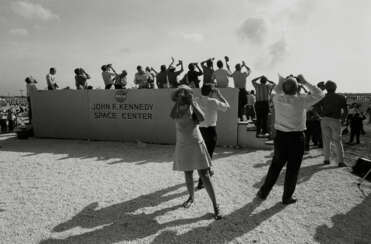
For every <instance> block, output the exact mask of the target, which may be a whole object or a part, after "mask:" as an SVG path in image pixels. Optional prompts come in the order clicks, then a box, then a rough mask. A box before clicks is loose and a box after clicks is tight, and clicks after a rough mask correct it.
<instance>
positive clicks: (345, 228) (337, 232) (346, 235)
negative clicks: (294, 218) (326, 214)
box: [314, 194, 371, 244]
mask: <svg viewBox="0 0 371 244" xmlns="http://www.w3.org/2000/svg"><path fill="white" fill-rule="evenodd" d="M370 219H371V194H369V195H368V196H366V197H365V198H364V200H363V201H362V202H361V203H360V204H359V205H357V206H355V207H354V208H352V209H351V210H350V211H349V212H347V213H345V214H337V215H334V216H332V217H331V222H332V224H331V226H328V225H321V226H318V227H317V229H316V234H315V235H314V239H315V240H316V241H318V242H319V243H323V244H325V243H357V244H366V243H370V242H371V226H370Z"/></svg>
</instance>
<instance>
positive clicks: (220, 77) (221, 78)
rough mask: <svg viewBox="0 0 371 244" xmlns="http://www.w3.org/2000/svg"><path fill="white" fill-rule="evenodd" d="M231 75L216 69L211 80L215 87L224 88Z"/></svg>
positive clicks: (224, 70)
mask: <svg viewBox="0 0 371 244" xmlns="http://www.w3.org/2000/svg"><path fill="white" fill-rule="evenodd" d="M231 75H232V74H231V72H229V71H228V70H226V69H217V70H215V71H214V73H213V80H214V79H215V80H216V87H219V88H226V87H228V83H229V79H228V77H230V76H231Z"/></svg>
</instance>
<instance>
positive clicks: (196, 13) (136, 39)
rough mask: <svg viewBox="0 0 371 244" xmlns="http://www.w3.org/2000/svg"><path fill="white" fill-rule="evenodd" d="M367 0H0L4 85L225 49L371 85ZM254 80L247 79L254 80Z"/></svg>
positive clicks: (98, 83)
mask: <svg viewBox="0 0 371 244" xmlns="http://www.w3.org/2000/svg"><path fill="white" fill-rule="evenodd" d="M370 13H371V1H370V0H357V1H349V0H322V1H320V0H233V1H227V0H202V1H200V0H182V1H180V0H104V1H103V0H74V1H72V0H63V1H61V0H21V1H17V0H13V1H12V0H0V32H1V37H0V84H1V86H0V87H1V89H0V94H1V95H6V94H8V92H9V93H10V94H12V95H15V94H19V90H20V89H24V87H25V83H24V78H25V77H26V76H29V75H32V76H34V77H35V78H36V79H37V80H38V81H39V85H38V87H39V88H42V89H44V88H45V87H46V81H45V75H46V74H47V72H48V70H49V67H51V66H54V67H56V68H57V80H58V81H59V84H60V86H61V87H66V86H70V87H72V88H74V73H73V70H74V68H76V67H83V68H85V70H86V71H87V72H88V73H89V74H90V75H91V76H92V79H91V81H90V84H92V85H93V86H94V87H103V81H102V77H101V71H100V66H101V65H102V64H105V63H112V64H113V65H114V67H115V68H116V70H120V71H121V70H122V69H126V70H127V71H128V73H129V79H130V82H131V81H132V77H133V74H134V73H135V67H136V65H138V64H141V65H143V66H147V65H150V66H153V67H155V68H156V69H159V66H160V65H161V64H168V63H169V62H170V57H171V56H174V57H175V58H176V59H178V58H181V59H183V60H184V62H185V63H186V64H188V62H195V61H201V60H204V59H206V58H209V57H215V58H217V59H219V58H223V57H224V56H225V55H228V56H229V57H230V59H231V64H232V66H234V64H235V63H237V62H241V60H245V61H246V63H247V64H248V65H249V66H250V67H251V68H252V74H251V77H250V79H251V78H253V77H255V76H259V75H261V74H265V75H267V76H268V78H270V79H271V80H274V81H276V80H277V73H278V72H279V73H282V74H283V75H287V74H290V73H293V74H297V73H303V74H304V76H306V77H307V78H308V80H310V81H313V82H315V83H317V82H319V81H322V80H329V79H331V80H334V81H336V82H337V83H338V89H339V91H348V92H371V82H370V76H371V65H370V61H369V58H370V57H371V31H370V27H371V14H370ZM250 87H251V86H250Z"/></svg>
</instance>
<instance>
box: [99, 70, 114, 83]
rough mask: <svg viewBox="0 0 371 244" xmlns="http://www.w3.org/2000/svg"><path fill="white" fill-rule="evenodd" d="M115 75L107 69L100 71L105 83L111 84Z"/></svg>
mask: <svg viewBox="0 0 371 244" xmlns="http://www.w3.org/2000/svg"><path fill="white" fill-rule="evenodd" d="M114 76H115V74H114V73H112V72H108V71H103V72H102V77H103V81H104V84H105V85H106V86H107V85H112V84H113V77H114Z"/></svg>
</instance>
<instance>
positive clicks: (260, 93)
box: [253, 83, 274, 102]
mask: <svg viewBox="0 0 371 244" xmlns="http://www.w3.org/2000/svg"><path fill="white" fill-rule="evenodd" d="M253 86H254V87H255V91H256V101H257V102H259V101H269V98H270V95H271V93H272V89H273V88H274V85H272V84H261V83H253Z"/></svg>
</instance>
